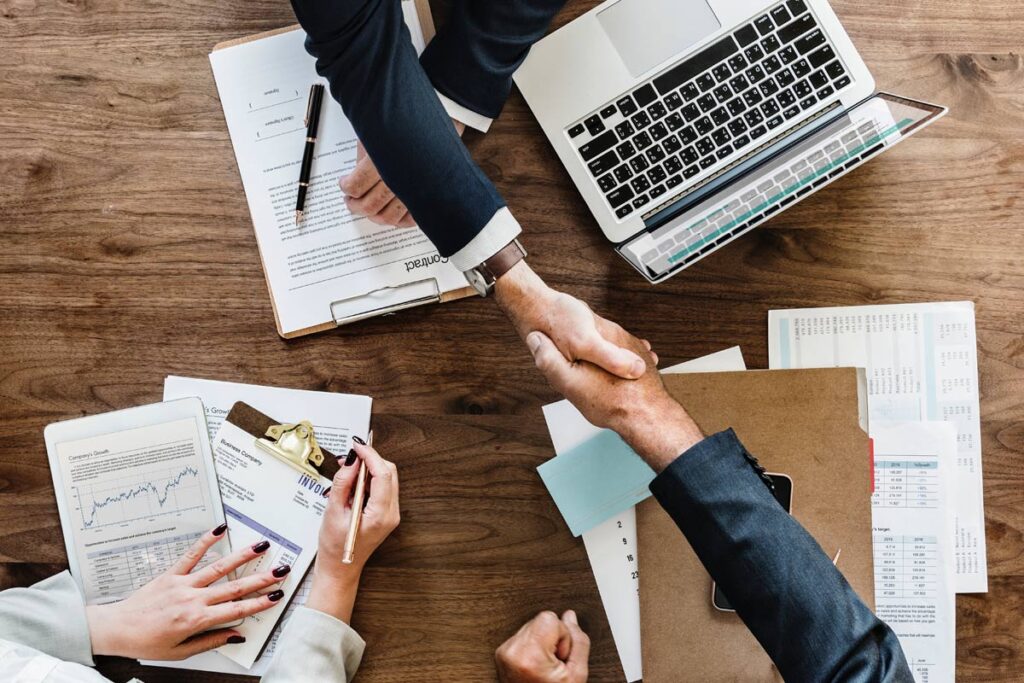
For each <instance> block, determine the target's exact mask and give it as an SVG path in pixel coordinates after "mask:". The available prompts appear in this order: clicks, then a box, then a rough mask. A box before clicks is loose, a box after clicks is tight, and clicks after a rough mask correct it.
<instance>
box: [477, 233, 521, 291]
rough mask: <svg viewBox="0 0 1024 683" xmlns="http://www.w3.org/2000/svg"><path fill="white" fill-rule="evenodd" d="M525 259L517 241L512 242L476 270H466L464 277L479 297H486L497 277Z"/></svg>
mask: <svg viewBox="0 0 1024 683" xmlns="http://www.w3.org/2000/svg"><path fill="white" fill-rule="evenodd" d="M524 258H526V250H525V249H523V245H521V244H519V240H512V241H511V242H509V243H508V244H506V245H505V246H504V247H502V248H501V250H500V251H499V252H498V253H497V254H495V255H494V256H492V257H490V258H489V259H487V260H486V261H484V262H483V263H481V264H480V265H479V266H477V267H476V268H471V269H470V270H467V271H466V273H465V275H466V279H467V280H469V284H471V285H473V289H475V290H476V291H477V292H478V293H479V294H480V296H484V297H485V296H487V295H489V294H490V293H491V291H492V290H493V289H494V283H495V282H496V281H497V280H498V278H499V277H501V276H502V275H504V274H505V273H507V272H508V271H510V270H512V266H514V265H515V264H517V263H519V262H520V261H522V260H523V259H524Z"/></svg>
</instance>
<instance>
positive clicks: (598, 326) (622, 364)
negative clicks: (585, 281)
mask: <svg viewBox="0 0 1024 683" xmlns="http://www.w3.org/2000/svg"><path fill="white" fill-rule="evenodd" d="M495 298H496V299H497V301H498V304H499V305H500V306H501V307H502V309H504V311H505V313H506V314H507V315H508V317H509V319H511V320H512V324H513V325H515V328H516V331H517V332H519V336H520V337H522V338H523V340H524V341H525V339H526V337H527V335H528V334H530V333H531V332H533V331H534V330H537V331H540V332H543V333H544V334H545V335H547V336H548V337H549V338H550V339H551V340H552V341H553V342H554V344H555V346H556V347H557V348H558V350H559V351H560V352H561V353H562V356H563V360H565V361H566V362H570V361H572V362H575V361H579V360H585V361H590V362H591V363H593V364H595V365H597V366H599V367H601V368H604V369H605V370H607V371H608V372H610V373H612V374H613V375H616V376H618V377H623V378H626V379H636V378H638V377H642V376H643V375H644V372H645V370H646V368H647V363H646V361H645V360H644V359H645V358H648V357H651V356H652V354H651V353H650V351H649V349H650V346H649V345H647V347H646V348H644V343H643V342H641V341H640V340H638V339H636V338H635V337H633V336H632V335H630V334H629V333H628V332H626V331H625V330H624V329H622V328H621V327H620V326H619V325H617V324H615V323H613V322H611V321H609V320H605V319H604V318H602V317H601V316H599V315H597V314H596V313H594V312H593V311H592V310H590V307H589V306H587V304H585V303H583V302H582V301H580V300H579V299H577V298H575V297H573V296H569V295H568V294H564V293H562V292H559V291H556V290H554V289H551V288H550V287H548V286H547V285H546V284H544V281H543V280H541V279H540V277H538V276H537V274H536V273H534V272H533V270H531V269H530V266H529V265H527V264H526V262H525V261H520V262H519V263H517V264H516V265H515V266H513V267H512V269H511V270H509V271H508V272H507V273H505V274H504V275H503V276H501V277H500V278H498V281H497V283H496V284H495ZM615 340H618V341H615ZM624 340H629V341H630V342H631V343H634V344H636V345H637V349H642V351H639V350H636V351H635V350H631V349H630V348H629V347H628V346H627V345H626V344H624V343H622V342H623V341H624ZM653 361H654V362H655V363H657V357H656V356H654V357H653Z"/></svg>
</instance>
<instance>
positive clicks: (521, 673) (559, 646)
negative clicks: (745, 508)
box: [495, 262, 703, 683]
mask: <svg viewBox="0 0 1024 683" xmlns="http://www.w3.org/2000/svg"><path fill="white" fill-rule="evenodd" d="M495 289H496V298H497V301H498V304H499V305H500V306H501V307H502V309H504V311H505V313H506V314H507V315H508V317H509V319H511V321H512V323H513V325H514V326H515V328H516V331H517V332H518V333H519V336H520V337H522V338H523V340H524V341H525V342H526V346H527V347H528V348H529V349H530V353H532V354H533V359H534V363H535V364H536V365H537V369H538V370H540V371H541V372H542V373H543V374H544V376H545V377H546V378H547V380H548V382H549V383H550V384H551V386H552V387H553V388H554V389H556V390H557V391H558V392H560V393H561V394H562V395H563V396H565V397H566V398H567V399H569V400H570V401H571V402H572V403H573V404H574V405H575V406H576V408H577V409H579V411H580V412H581V413H583V416H584V417H586V418H587V420H589V421H590V422H591V423H593V424H595V425H597V426H598V427H604V428H607V429H612V430H614V431H616V432H618V434H619V435H620V436H622V438H623V439H624V440H625V441H626V442H627V443H628V444H629V445H630V446H631V447H632V448H633V450H634V451H636V452H637V453H638V454H639V455H640V456H641V457H642V458H644V460H646V461H647V463H648V464H649V465H650V466H651V468H652V469H654V471H656V472H660V471H661V470H663V469H665V468H666V467H668V466H669V465H670V464H671V463H672V461H674V460H675V459H676V458H677V457H679V455H680V454H681V453H683V452H684V451H686V450H687V449H688V448H690V446H693V445H694V444H696V443H697V442H699V441H700V440H701V439H703V435H702V434H701V432H700V429H699V428H698V427H697V425H696V424H695V423H694V422H693V420H692V419H690V416H689V415H688V414H687V412H686V410H684V409H683V407H682V406H681V405H679V403H677V402H676V401H675V399H673V398H672V397H671V396H670V395H669V393H668V391H666V390H665V385H664V384H663V383H662V381H661V375H659V374H658V369H657V366H658V356H657V354H655V353H654V351H653V350H651V345H650V343H648V342H647V341H646V340H643V339H638V338H637V337H634V336H633V335H631V334H630V333H629V332H627V331H626V330H624V329H623V328H622V327H621V326H620V325H617V324H616V323H613V322H611V321H609V320H606V319H604V318H602V317H600V316H599V315H597V314H595V313H594V312H593V311H591V310H590V307H589V306H587V305H586V304H585V303H583V302H582V301H580V300H579V299H576V298H574V297H572V296H569V295H568V294H564V293H562V292H558V291H555V290H553V289H551V288H549V287H548V286H547V285H545V284H544V282H543V281H542V280H541V279H540V278H539V277H538V276H537V275H536V274H535V273H533V271H532V270H530V268H529V266H527V265H526V264H525V262H520V263H519V264H517V265H516V266H514V267H513V268H512V269H511V270H510V271H509V272H508V273H506V274H505V276H504V277H502V278H501V279H499V280H498V284H497V286H496V288H495ZM589 652H590V640H589V638H587V635H586V633H584V632H583V630H582V629H581V628H580V626H579V624H578V623H577V620H576V615H575V613H574V612H572V611H571V610H570V611H568V612H566V613H565V614H564V615H562V617H561V618H559V617H558V616H557V615H556V614H555V613H553V612H541V613H540V614H538V615H537V616H536V617H535V618H534V619H533V620H532V621H530V622H528V623H527V624H526V625H525V626H523V628H521V629H520V630H519V632H518V633H516V634H515V635H514V636H512V637H511V638H510V639H509V640H508V641H506V642H505V643H504V644H503V645H502V646H501V647H500V648H498V651H497V652H496V653H495V659H496V660H497V661H496V663H497V667H498V675H499V678H500V680H501V681H502V683H583V682H584V681H586V680H587V664H588V662H587V660H588V655H589Z"/></svg>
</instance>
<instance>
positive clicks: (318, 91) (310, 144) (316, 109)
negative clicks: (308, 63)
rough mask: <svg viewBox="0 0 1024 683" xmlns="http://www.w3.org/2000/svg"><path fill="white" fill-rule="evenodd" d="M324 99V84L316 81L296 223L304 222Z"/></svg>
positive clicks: (309, 107)
mask: <svg viewBox="0 0 1024 683" xmlns="http://www.w3.org/2000/svg"><path fill="white" fill-rule="evenodd" d="M323 100H324V86H322V85H321V84H319V83H314V84H313V87H312V88H310V89H309V102H308V103H307V104H306V148H305V150H304V151H303V152H302V170H300V171H299V198H298V199H297V200H296V201H295V225H298V224H299V223H300V222H302V209H303V207H304V206H305V205H306V190H307V189H308V188H309V172H310V169H312V168H313V148H314V147H316V131H317V129H318V128H319V127H320V104H321V103H322V102H323Z"/></svg>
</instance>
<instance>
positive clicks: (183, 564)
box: [168, 523, 228, 575]
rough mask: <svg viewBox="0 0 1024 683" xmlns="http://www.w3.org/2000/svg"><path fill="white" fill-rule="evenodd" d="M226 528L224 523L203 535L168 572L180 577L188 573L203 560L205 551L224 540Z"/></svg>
mask: <svg viewBox="0 0 1024 683" xmlns="http://www.w3.org/2000/svg"><path fill="white" fill-rule="evenodd" d="M227 528H228V525H227V524H226V523H225V524H221V525H220V526H218V527H216V528H215V529H212V530H211V531H208V532H206V533H205V534H203V536H202V538H200V539H199V540H198V541H196V542H195V543H193V544H192V547H191V548H189V549H188V550H186V551H185V554H184V555H182V556H181V557H180V558H178V561H177V562H175V563H174V564H173V565H171V568H170V569H169V570H168V572H169V573H171V574H182V575H184V574H188V573H190V572H191V571H192V570H193V569H195V568H196V565H197V564H199V560H201V559H203V555H205V554H206V551H207V550H209V549H210V548H212V547H213V546H214V545H215V544H216V543H217V541H220V540H221V539H222V538H224V532H225V531H227Z"/></svg>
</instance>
